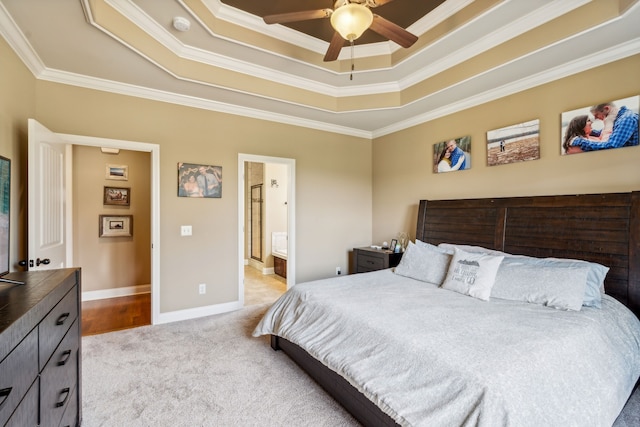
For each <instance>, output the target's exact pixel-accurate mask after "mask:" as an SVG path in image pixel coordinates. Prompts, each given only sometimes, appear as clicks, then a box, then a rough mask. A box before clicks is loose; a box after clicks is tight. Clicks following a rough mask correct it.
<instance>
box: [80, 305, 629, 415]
mask: <svg viewBox="0 0 640 427" xmlns="http://www.w3.org/2000/svg"><path fill="white" fill-rule="evenodd" d="M267 307H268V304H261V305H255V306H248V307H245V308H244V309H242V310H239V311H236V312H233V313H227V314H221V315H217V316H210V317H206V318H201V319H195V320H188V321H183V322H176V323H171V324H166V325H157V326H142V327H139V328H135V329H128V330H124V331H119V332H111V333H107V334H102V335H94V336H88V337H83V338H82V375H83V377H82V387H83V389H82V399H83V405H82V408H83V424H82V425H83V426H84V427H98V426H100V427H110V426H114V427H116V426H117V427H121V426H127V427H137V426H144V427H146V426H154V427H163V426H171V427H179V426H185V427H187V426H188V427H195V426H261V427H264V426H314V427H315V426H319V427H322V426H325V427H339V426H358V425H359V424H358V422H357V421H355V420H354V419H353V418H352V417H351V416H350V415H349V414H348V413H347V412H346V411H345V410H344V409H342V407H341V406H340V405H338V404H337V403H336V402H335V401H334V400H333V399H332V398H330V397H329V396H328V395H327V394H326V393H325V392H324V391H323V390H322V389H321V388H320V386H318V385H317V384H316V383H315V382H313V380H311V379H310V378H309V377H308V376H307V375H306V374H305V373H304V372H302V371H301V370H300V369H299V368H298V367H297V365H295V364H294V363H293V362H292V361H291V360H290V359H289V358H288V357H287V356H286V355H285V354H283V353H282V352H274V351H273V350H272V349H271V347H269V343H268V338H266V337H263V338H253V337H251V332H252V331H253V328H254V327H255V325H256V324H257V323H258V321H259V319H260V317H261V316H262V314H263V313H264V312H265V311H266V309H267ZM614 426H615V427H632V426H634V427H637V426H640V392H638V391H636V393H635V394H634V396H633V398H632V399H631V400H630V402H629V403H628V404H627V407H626V408H625V411H624V412H623V414H622V415H621V417H619V419H618V420H617V421H616V423H615V424H614Z"/></svg>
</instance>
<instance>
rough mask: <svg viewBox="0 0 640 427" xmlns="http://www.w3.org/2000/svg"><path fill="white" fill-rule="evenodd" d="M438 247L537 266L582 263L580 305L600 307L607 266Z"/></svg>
mask: <svg viewBox="0 0 640 427" xmlns="http://www.w3.org/2000/svg"><path fill="white" fill-rule="evenodd" d="M438 247H440V248H442V249H444V250H451V249H453V248H454V247H458V248H460V249H463V250H465V251H467V252H479V253H487V254H491V255H504V256H506V257H507V262H506V263H503V265H504V264H508V263H509V262H510V261H509V259H512V258H517V259H520V260H526V261H527V262H529V263H531V264H534V265H537V266H538V267H547V266H549V267H579V266H582V265H587V266H588V267H589V271H588V274H587V279H586V282H587V283H586V286H585V288H584V295H583V299H582V305H584V306H585V307H595V308H600V307H602V294H604V278H605V277H606V275H607V273H608V272H609V267H605V266H604V265H601V264H598V263H595V262H589V261H583V260H577V259H568V258H536V257H530V256H525V255H512V254H509V253H506V252H500V251H496V250H494V249H487V248H483V247H482V246H469V245H453V244H450V243H440V244H439V245H438Z"/></svg>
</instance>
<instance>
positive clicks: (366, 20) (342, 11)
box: [331, 3, 373, 41]
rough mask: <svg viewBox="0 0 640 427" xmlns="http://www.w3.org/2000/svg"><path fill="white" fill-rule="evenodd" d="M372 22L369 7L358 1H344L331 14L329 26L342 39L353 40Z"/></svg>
mask: <svg viewBox="0 0 640 427" xmlns="http://www.w3.org/2000/svg"><path fill="white" fill-rule="evenodd" d="M372 22H373V13H372V12H371V9H369V8H368V7H366V6H363V5H361V4H358V3H346V4H343V5H342V6H340V7H338V8H337V9H336V10H334V11H333V13H332V14H331V26H332V27H333V28H334V29H335V30H336V31H337V32H338V33H340V35H341V36H342V38H343V39H345V40H349V41H353V40H355V39H357V38H358V37H360V36H361V35H362V33H364V32H365V31H366V30H367V28H369V27H370V26H371V23H372Z"/></svg>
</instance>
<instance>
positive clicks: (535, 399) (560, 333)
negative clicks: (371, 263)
mask: <svg viewBox="0 0 640 427" xmlns="http://www.w3.org/2000/svg"><path fill="white" fill-rule="evenodd" d="M639 214H640V192H629V193H609V194H591V195H575V196H536V197H515V198H491V199H465V200H440V201H426V200H422V201H420V203H419V207H418V221H417V228H416V242H415V244H413V243H412V245H411V246H410V248H409V249H408V250H407V252H406V253H405V256H404V257H403V261H402V262H401V264H400V265H399V267H398V268H401V270H398V271H394V270H392V269H389V270H382V271H376V272H370V273H362V274H357V275H350V276H343V277H339V278H332V279H327V280H319V281H314V282H308V283H301V284H298V285H296V286H295V287H294V288H292V289H290V290H289V291H288V292H287V293H286V294H285V295H283V296H282V297H281V298H280V299H279V300H278V301H277V302H276V303H274V305H273V306H271V307H270V309H269V310H268V311H267V313H266V314H265V316H264V317H263V319H262V320H261V321H260V323H259V324H258V325H257V326H256V328H255V330H254V335H255V336H260V335H271V345H272V347H273V348H274V349H280V350H283V351H284V352H285V353H287V354H288V355H289V357H291V358H292V359H293V360H295V361H296V362H297V363H298V364H299V365H300V366H301V367H302V368H303V369H304V370H306V371H307V372H308V373H309V375H310V376H312V377H313V378H314V379H315V380H316V381H318V382H319V383H320V384H321V385H322V386H323V387H324V388H325V389H326V390H327V391H328V392H329V394H331V395H332V396H333V397H334V398H335V399H336V400H337V401H338V402H340V403H341V404H342V405H343V406H344V407H345V408H346V409H347V410H348V411H350V412H351V413H352V414H353V415H354V416H355V417H356V418H357V419H358V420H359V421H360V422H361V423H362V424H364V425H371V426H385V425H403V426H418V425H429V426H439V425H443V426H444V425H446V426H449V425H478V426H497V425H518V426H527V425H532V426H534V425H535V426H539V425H577V426H580V425H594V426H599V425H603V426H604V425H611V424H612V423H613V421H614V420H615V419H616V416H617V415H618V413H619V412H620V410H621V409H622V407H623V406H624V404H625V402H626V400H627V398H628V396H629V395H630V394H631V392H632V390H633V388H634V385H635V384H636V381H637V380H638V377H639V376H640V322H639V321H638V318H637V315H638V313H640V218H639ZM417 247H421V248H422V249H420V250H419V251H417V250H416V249H415V248H417ZM424 251H431V252H424ZM425 253H429V254H431V255H432V256H429V257H428V259H429V260H430V261H429V262H428V263H426V264H428V268H423V267H424V266H423V265H421V266H419V267H411V265H412V264H411V263H410V262H409V261H408V260H409V259H415V256H416V254H419V255H424V254H425ZM445 253H446V254H447V256H449V257H450V258H448V259H449V267H451V266H452V265H453V264H456V265H457V266H463V265H464V266H466V264H465V263H469V260H470V259H473V262H472V263H470V264H473V265H475V267H473V268H478V266H479V268H480V269H481V270H482V269H484V270H482V271H483V274H485V273H486V274H487V275H488V276H478V277H474V280H475V281H474V282H473V286H471V287H469V288H468V289H466V291H468V292H467V294H465V290H464V289H463V290H461V289H456V288H455V286H454V287H451V286H448V287H447V288H446V289H443V287H444V286H445V285H447V284H450V283H453V282H451V277H452V276H455V274H452V273H451V272H450V271H449V269H446V272H445V273H442V272H441V271H440V270H441V267H439V266H438V264H437V262H436V261H435V260H437V259H444V258H443V257H444V256H445V255H439V254H445ZM470 254H473V255H470ZM505 254H507V255H505ZM461 257H462V258H461ZM465 257H466V258H465ZM550 258H553V259H552V260H549V259H550ZM420 259H425V258H424V257H423V258H420ZM498 259H499V260H500V261H499V262H498V261H497V260H498ZM405 260H407V263H405V264H404V265H403V262H404V261H405ZM475 260H477V262H476V261H475ZM541 260H544V261H543V264H540V262H541ZM567 260H580V261H578V262H574V261H567ZM556 262H557V263H560V264H562V265H555V264H554V263H556ZM510 263H511V264H510ZM566 263H569V264H566ZM485 266H490V267H486V268H485ZM496 266H497V267H496ZM594 266H600V267H602V266H605V267H603V268H606V270H605V273H606V275H601V278H602V277H604V280H603V286H604V289H600V290H598V289H597V287H596V288H595V289H596V291H594V292H595V293H596V294H597V295H595V296H594V297H597V299H598V304H592V303H589V304H587V299H588V298H587V295H588V294H589V291H588V290H589V289H590V290H591V291H593V289H594V286H596V285H592V284H589V283H590V280H591V279H590V277H591V276H589V275H591V274H592V273H593V272H594V271H596V270H597V268H595V267H594ZM509 268H511V270H509ZM514 269H515V270H514ZM434 271H439V273H438V274H437V276H439V277H440V276H442V274H444V276H443V277H444V279H443V280H444V282H443V283H441V284H437V283H431V282H429V281H425V280H420V279H421V278H424V277H428V278H429V280H434V281H437V280H435V279H432V274H433V272H434ZM452 271H453V270H452ZM456 271H458V272H459V269H458V270H456ZM476 271H478V270H476ZM507 271H510V272H511V273H510V274H507V273H505V272H507ZM532 271H533V272H535V273H536V274H540V275H542V276H544V277H546V278H545V280H544V283H545V286H547V283H548V284H550V285H549V286H553V287H552V288H549V289H551V291H549V292H550V293H547V294H544V292H543V294H544V295H542V296H541V295H540V292H538V288H537V287H536V286H537V284H536V286H534V288H536V290H535V292H533V294H532V293H531V289H532V288H527V287H526V286H525V287H524V288H522V289H525V290H526V291H522V292H524V293H523V294H522V295H521V292H520V289H521V288H520V287H519V286H520V285H518V286H513V287H510V286H511V283H520V281H523V280H524V282H526V283H527V284H528V282H527V281H526V277H530V276H531V274H533V273H532ZM598 271H599V270H598ZM514 272H515V273H516V274H515V275H514ZM400 273H402V274H400ZM543 273H544V274H543ZM491 274H493V276H491ZM425 275H426V276H425ZM486 277H492V279H491V280H485V279H486ZM476 279H477V280H476ZM480 279H482V280H480ZM585 280H586V282H587V285H585V284H584V283H585ZM596 281H597V280H596ZM481 282H482V283H489V282H491V285H492V286H493V288H491V287H490V289H489V290H490V296H489V294H487V290H486V289H485V288H482V286H476V285H477V284H479V283H481ZM540 283H542V281H541V282H540ZM499 284H500V285H499ZM507 284H508V286H506V285H507ZM559 284H561V286H559ZM565 284H566V285H565ZM601 285H602V284H601ZM580 286H581V287H580ZM478 289H479V291H478ZM513 289H517V291H514V290H513ZM470 290H472V291H470ZM602 290H605V291H606V294H602V293H601V292H600V291H602ZM469 292H471V294H473V292H476V293H475V294H473V295H472V296H469ZM500 292H503V293H504V295H503V294H500ZM510 292H511V293H513V295H511V294H509V293H510ZM563 292H564V293H563ZM578 292H579V293H580V295H579V296H580V298H579V300H578V301H577V307H576V298H575V296H576V294H577V293H578ZM495 295H499V296H501V297H504V298H495V297H494V296H495ZM514 295H515V297H513V296H514ZM523 295H524V297H523ZM512 297H513V298H512ZM541 297H542V300H540V298H541ZM523 298H524V299H523ZM545 298H546V299H545ZM583 298H584V299H583ZM563 304H564V305H563ZM581 304H585V305H581ZM596 305H599V307H597V306H596ZM554 307H555V308H554Z"/></svg>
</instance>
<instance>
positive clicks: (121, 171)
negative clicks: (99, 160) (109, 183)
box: [105, 165, 129, 181]
mask: <svg viewBox="0 0 640 427" xmlns="http://www.w3.org/2000/svg"><path fill="white" fill-rule="evenodd" d="M105 178H107V179H115V180H119V181H127V180H128V179H129V166H127V165H107V171H106V177H105Z"/></svg>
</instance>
